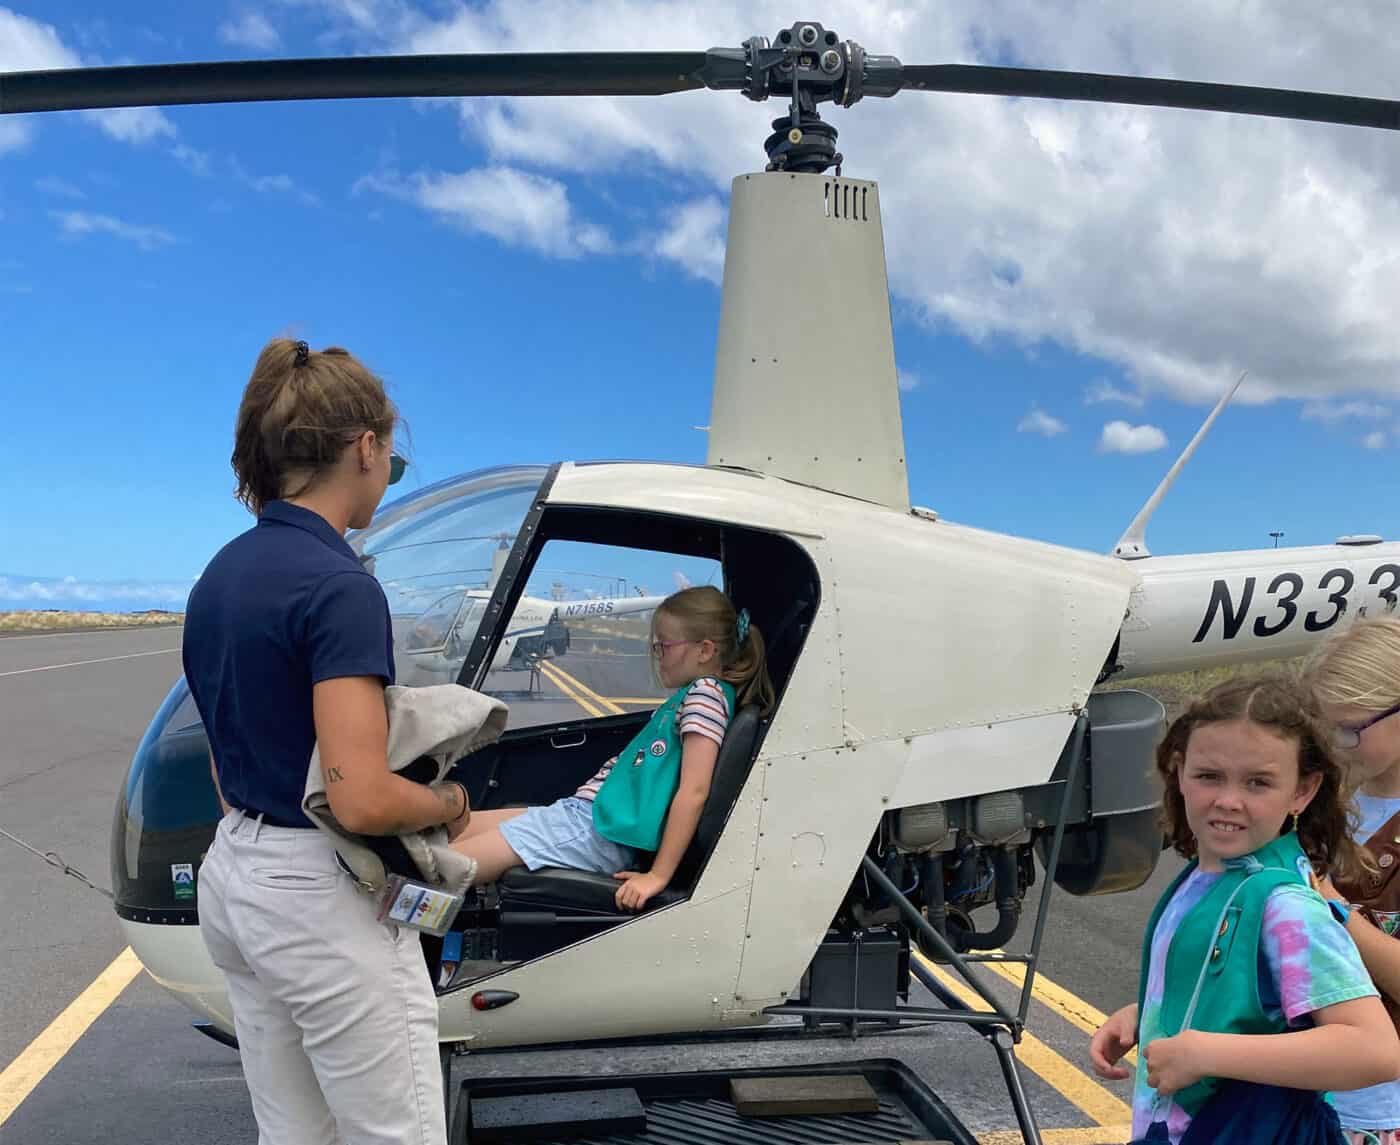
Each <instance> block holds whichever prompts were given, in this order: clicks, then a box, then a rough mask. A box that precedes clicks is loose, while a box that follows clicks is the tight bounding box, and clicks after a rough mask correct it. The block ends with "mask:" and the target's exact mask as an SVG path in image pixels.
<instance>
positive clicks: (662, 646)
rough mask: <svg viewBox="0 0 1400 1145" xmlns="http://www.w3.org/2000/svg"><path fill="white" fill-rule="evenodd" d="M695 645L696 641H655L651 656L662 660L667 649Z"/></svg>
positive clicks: (652, 643) (652, 644) (652, 645)
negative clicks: (678, 645)
mask: <svg viewBox="0 0 1400 1145" xmlns="http://www.w3.org/2000/svg"><path fill="white" fill-rule="evenodd" d="M694 643H695V641H694V640H653V641H652V642H651V654H652V655H653V656H655V657H656V658H657V659H658V660H660V659H661V657H662V655H664V654H665V652H666V649H667V648H674V647H675V646H676V645H677V644H694Z"/></svg>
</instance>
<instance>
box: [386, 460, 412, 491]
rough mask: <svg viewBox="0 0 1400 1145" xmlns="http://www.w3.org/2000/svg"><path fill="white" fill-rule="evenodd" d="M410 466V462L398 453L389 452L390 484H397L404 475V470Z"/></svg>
mask: <svg viewBox="0 0 1400 1145" xmlns="http://www.w3.org/2000/svg"><path fill="white" fill-rule="evenodd" d="M407 468H408V462H407V461H406V460H404V458H402V457H400V456H399V455H398V454H397V453H391V454H389V484H390V485H397V484H398V483H399V481H400V479H401V478H402V477H403V471H404V470H405V469H407Z"/></svg>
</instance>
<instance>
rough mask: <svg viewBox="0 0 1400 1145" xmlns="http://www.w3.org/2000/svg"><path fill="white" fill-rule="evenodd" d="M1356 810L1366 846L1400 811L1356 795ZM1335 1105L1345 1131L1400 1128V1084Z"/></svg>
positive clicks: (1388, 926)
mask: <svg viewBox="0 0 1400 1145" xmlns="http://www.w3.org/2000/svg"><path fill="white" fill-rule="evenodd" d="M1356 808H1357V810H1358V811H1359V812H1360V813H1361V814H1360V821H1359V822H1358V824H1357V830H1356V834H1355V835H1354V836H1353V838H1355V839H1356V840H1357V842H1360V843H1364V842H1366V840H1367V839H1369V838H1370V837H1371V836H1372V835H1374V834H1375V833H1376V832H1377V831H1379V830H1380V829H1381V828H1382V827H1384V826H1385V823H1386V820H1388V819H1389V818H1390V817H1391V816H1392V815H1394V814H1395V813H1396V812H1397V811H1400V799H1379V798H1377V797H1376V796H1374V795H1357V797H1356ZM1381 923H1382V925H1383V926H1384V928H1385V931H1386V933H1387V934H1391V935H1394V934H1395V933H1396V932H1397V930H1400V915H1393V914H1386V915H1385V916H1384V917H1383V918H1382V919H1381ZM1332 1104H1333V1105H1335V1106H1336V1107H1337V1116H1338V1117H1339V1118H1341V1122H1342V1128H1344V1129H1372V1130H1377V1129H1379V1130H1385V1129H1400V1081H1387V1082H1384V1083H1382V1084H1381V1085H1373V1086H1371V1087H1370V1088H1369V1089H1354V1090H1352V1091H1351V1092H1349V1093H1334V1094H1333V1095H1332Z"/></svg>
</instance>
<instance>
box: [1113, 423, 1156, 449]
mask: <svg viewBox="0 0 1400 1145" xmlns="http://www.w3.org/2000/svg"><path fill="white" fill-rule="evenodd" d="M1166 444H1167V435H1166V434H1165V433H1163V432H1162V431H1161V430H1160V429H1158V428H1157V427H1156V426H1155V425H1129V424H1128V423H1127V422H1126V421H1111V422H1109V423H1108V424H1107V425H1106V426H1104V427H1103V435H1102V436H1101V437H1100V438H1099V452H1101V453H1154V452H1156V451H1157V450H1159V449H1161V448H1162V447H1163V446H1165V445H1166Z"/></svg>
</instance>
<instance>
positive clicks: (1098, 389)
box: [1084, 378, 1143, 409]
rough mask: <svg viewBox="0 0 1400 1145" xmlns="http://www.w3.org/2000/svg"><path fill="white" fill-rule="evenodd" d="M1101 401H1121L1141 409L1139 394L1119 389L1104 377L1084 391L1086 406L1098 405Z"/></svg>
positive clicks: (1141, 399) (1140, 396) (1141, 401)
mask: <svg viewBox="0 0 1400 1145" xmlns="http://www.w3.org/2000/svg"><path fill="white" fill-rule="evenodd" d="M1103 402H1122V403H1123V404H1124V405H1125V406H1132V407H1133V408H1134V409H1141V408H1142V403H1143V398H1142V395H1141V394H1135V393H1132V392H1131V391H1129V390H1120V389H1119V388H1118V387H1117V386H1115V385H1113V384H1112V383H1111V382H1106V381H1104V379H1102V378H1099V379H1098V380H1096V381H1095V382H1093V383H1092V384H1091V385H1090V386H1089V387H1088V388H1087V389H1086V390H1085V391H1084V404H1085V405H1086V406H1093V405H1100V404H1102V403H1103Z"/></svg>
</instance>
